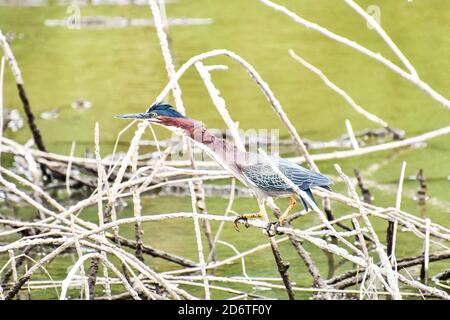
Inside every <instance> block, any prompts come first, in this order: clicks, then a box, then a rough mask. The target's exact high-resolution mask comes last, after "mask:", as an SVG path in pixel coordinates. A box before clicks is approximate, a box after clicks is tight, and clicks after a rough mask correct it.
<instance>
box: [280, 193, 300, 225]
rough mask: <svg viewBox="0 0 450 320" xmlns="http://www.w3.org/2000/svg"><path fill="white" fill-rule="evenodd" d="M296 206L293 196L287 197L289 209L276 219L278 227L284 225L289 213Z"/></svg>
mask: <svg viewBox="0 0 450 320" xmlns="http://www.w3.org/2000/svg"><path fill="white" fill-rule="evenodd" d="M296 204H297V201H296V200H295V198H294V197H293V196H290V197H289V207H288V208H287V209H286V211H285V212H284V213H283V214H282V215H281V216H280V218H278V224H279V225H280V226H282V225H284V223H285V222H286V218H287V216H288V215H289V213H291V211H292V210H293V209H294V207H295V205H296Z"/></svg>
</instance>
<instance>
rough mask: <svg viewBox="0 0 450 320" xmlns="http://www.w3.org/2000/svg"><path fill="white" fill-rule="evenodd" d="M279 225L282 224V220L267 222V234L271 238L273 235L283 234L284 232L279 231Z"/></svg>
mask: <svg viewBox="0 0 450 320" xmlns="http://www.w3.org/2000/svg"><path fill="white" fill-rule="evenodd" d="M279 226H280V222H279V221H273V222H268V223H267V227H266V233H267V236H268V237H270V238H271V237H274V236H275V235H281V234H283V233H282V232H279V231H278V230H277V229H278V227H279ZM272 227H273V228H272ZM272 229H273V230H272Z"/></svg>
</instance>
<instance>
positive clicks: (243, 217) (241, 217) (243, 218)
mask: <svg viewBox="0 0 450 320" xmlns="http://www.w3.org/2000/svg"><path fill="white" fill-rule="evenodd" d="M241 220H242V221H245V223H244V225H245V227H246V228H248V227H250V225H249V223H248V218H246V217H245V216H244V215H242V216H239V217H237V218H236V219H235V220H234V229H235V230H236V231H237V232H240V230H239V221H241Z"/></svg>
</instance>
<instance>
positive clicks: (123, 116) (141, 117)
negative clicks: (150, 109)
mask: <svg viewBox="0 0 450 320" xmlns="http://www.w3.org/2000/svg"><path fill="white" fill-rule="evenodd" d="M115 117H116V118H118V119H136V120H148V121H150V122H156V123H158V122H161V120H159V119H158V118H152V117H151V115H150V114H149V113H129V114H119V115H116V116H115Z"/></svg>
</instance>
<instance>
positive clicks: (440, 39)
mask: <svg viewBox="0 0 450 320" xmlns="http://www.w3.org/2000/svg"><path fill="white" fill-rule="evenodd" d="M279 3H281V4H284V5H286V6H287V7H288V8H290V9H291V10H293V11H295V12H298V13H299V14H301V15H302V16H303V17H304V18H306V19H309V20H311V21H313V22H316V23H319V24H321V25H323V26H324V27H326V28H328V29H330V30H332V31H334V32H336V33H338V34H341V35H343V36H346V37H348V38H350V39H353V40H355V41H357V42H358V43H360V44H362V45H364V46H367V47H368V48H370V49H371V50H373V51H375V52H380V53H382V54H383V55H384V56H386V57H387V58H389V59H392V61H394V62H395V63H398V64H399V65H400V62H399V61H398V60H397V59H396V58H395V56H394V55H393V53H392V52H391V51H390V50H389V48H388V47H387V46H386V45H385V44H384V42H383V41H382V40H380V38H379V37H378V36H377V34H376V33H375V32H374V31H372V30H370V29H368V28H367V26H366V23H365V22H364V21H363V20H362V19H361V18H360V17H359V16H358V15H357V14H355V13H354V12H353V11H352V10H351V9H350V8H349V7H347V6H346V5H345V4H344V3H343V2H341V1H328V0H302V1H293V0H292V1H281V0H280V1H279ZM358 3H359V4H360V5H361V6H362V7H363V8H367V7H368V6H369V5H374V4H375V5H378V6H379V7H380V9H381V11H380V12H381V23H382V25H383V27H384V28H385V30H386V31H387V32H388V33H389V34H390V36H391V37H392V39H393V40H394V41H395V42H396V43H397V44H398V46H399V47H400V49H401V50H402V51H403V52H404V54H405V55H406V56H407V57H408V58H409V60H410V61H411V63H412V64H413V65H414V66H415V67H416V69H417V71H418V73H419V75H420V76H421V78H422V79H423V80H424V81H426V82H427V83H429V84H430V85H431V86H432V87H433V88H434V89H435V90H437V91H438V92H439V93H441V94H442V95H443V96H446V97H450V72H449V71H450V60H449V59H448V58H449V54H450V41H449V40H448V35H449V34H450V10H449V9H450V5H449V2H448V1H447V0H441V1H440V0H428V1H412V2H409V1H389V0H385V1H358ZM81 15H82V16H111V17H126V18H130V19H150V18H151V12H150V9H149V8H148V7H147V6H133V5H128V6H111V5H108V6H101V5H100V6H91V5H86V6H82V7H81ZM167 15H168V17H170V18H190V19H196V18H201V19H211V21H212V23H211V24H207V25H180V26H170V27H169V33H170V40H171V46H172V49H173V54H174V57H175V62H176V65H177V66H178V67H179V66H181V64H182V63H183V62H185V61H186V60H187V59H189V58H190V57H191V56H193V55H196V54H199V53H202V52H206V51H209V50H213V49H221V48H224V49H228V50H231V51H234V52H235V53H237V54H239V55H240V56H242V57H243V58H244V59H246V60H247V61H248V62H249V63H250V64H252V65H253V66H254V67H255V68H256V69H257V70H258V72H259V73H260V74H261V76H262V77H263V79H264V80H265V81H266V82H267V83H268V84H269V85H270V87H271V89H272V91H273V92H274V93H275V95H276V96H277V98H278V99H279V100H280V102H281V104H282V106H283V108H284V110H285V111H286V113H287V114H288V116H289V117H290V119H291V120H292V122H293V123H294V125H295V126H296V128H297V130H298V131H299V133H300V134H301V135H302V136H303V137H305V138H308V139H312V140H322V141H325V140H330V139H335V138H337V137H338V136H340V135H342V134H343V133H345V131H346V129H345V125H344V121H345V119H350V120H351V123H352V125H353V129H354V130H355V131H360V130H363V129H366V128H376V126H375V125H374V124H373V123H370V122H368V121H367V120H366V119H365V118H363V117H362V116H361V115H359V114H357V113H355V112H354V110H353V109H352V108H351V107H350V106H348V105H347V104H346V102H345V101H344V100H343V99H342V98H341V97H339V96H337V95H336V94H335V93H334V92H333V91H331V90H329V88H328V87H326V86H325V85H324V84H323V83H322V82H321V80H320V79H319V78H318V77H317V76H316V75H315V74H312V73H311V72H310V71H309V70H307V69H306V68H304V67H303V66H301V65H300V64H299V63H297V62H296V61H294V60H293V59H292V58H291V57H290V55H289V54H288V51H287V50H288V49H293V50H294V51H295V52H296V53H297V54H298V55H300V56H302V57H303V58H304V59H306V60H307V61H309V62H310V63H312V64H314V65H315V66H317V67H318V68H320V69H321V70H322V71H323V72H324V73H325V74H326V75H327V76H328V77H329V78H330V80H332V81H334V82H335V83H336V84H337V85H339V86H341V87H342V88H343V89H345V90H346V91H347V92H348V93H349V94H350V95H351V96H352V97H353V98H354V99H355V101H356V102H357V103H359V104H360V105H361V106H363V107H364V108H366V109H367V110H368V111H370V112H372V113H374V114H376V115H378V116H379V117H381V118H382V119H384V120H385V121H386V122H388V123H389V124H390V125H391V126H392V127H393V128H400V129H402V130H405V132H406V137H412V136H415V135H418V134H421V133H425V132H427V131H430V130H433V129H437V128H440V127H443V126H447V125H448V124H449V122H450V112H449V110H447V109H445V108H444V107H442V106H441V105H439V104H438V103H437V102H435V101H434V100H432V99H430V97H429V96H428V95H427V94H425V93H424V92H423V91H421V90H419V89H418V88H416V87H414V86H413V85H411V84H410V83H409V82H407V81H405V80H404V79H402V78H400V77H398V76H397V75H396V74H394V73H393V72H391V71H390V70H388V69H386V68H385V67H384V66H382V65H381V64H379V63H377V62H375V61H373V60H371V59H369V58H367V57H366V56H363V55H361V54H359V53H357V52H354V51H352V50H351V49H349V48H348V47H346V46H343V45H340V44H338V43H336V42H333V41H332V40H330V39H328V38H326V37H324V36H321V35H320V34H317V33H315V32H314V31H312V30H308V29H306V28H304V27H302V26H301V25H298V24H295V23H294V22H293V21H291V20H290V19H289V18H287V17H286V16H284V15H282V14H281V13H277V12H274V11H273V10H272V9H270V8H267V7H265V6H264V5H262V4H261V3H260V2H259V1H256V0H252V1H239V0H230V1H226V2H224V1H219V0H215V1H211V0H196V1H194V0H182V1H178V2H174V3H169V4H168V5H167ZM69 16H70V13H67V7H65V6H61V5H58V4H57V3H56V2H54V1H50V3H49V4H48V5H47V6H40V7H39V6H38V7H14V6H0V28H1V29H2V31H3V32H4V33H5V34H6V33H8V32H10V33H12V34H16V35H20V37H15V38H14V40H12V42H11V47H12V50H13V51H14V53H15V55H16V58H17V60H18V62H19V64H20V67H21V69H22V72H23V76H24V79H25V85H26V89H27V91H28V95H29V98H30V102H31V105H32V108H33V110H34V111H35V113H36V114H41V113H43V112H46V111H49V110H54V109H55V108H57V109H58V110H59V113H58V117H57V118H56V119H47V120H44V119H40V117H38V120H37V122H38V126H39V127H40V129H41V131H42V134H43V138H44V141H45V143H46V145H47V147H48V149H49V150H50V151H52V152H56V153H63V154H69V152H70V148H71V144H72V141H76V150H75V154H77V155H84V154H85V152H86V150H90V151H92V150H93V148H94V145H93V137H94V125H95V122H96V121H98V122H99V124H100V129H101V148H102V154H103V155H107V154H109V153H111V150H112V148H113V145H114V142H115V139H116V137H117V134H118V133H119V131H120V130H121V129H122V128H123V127H124V126H125V125H124V122H123V121H119V120H116V119H115V118H114V117H113V116H114V115H116V114H121V113H130V112H141V111H143V110H145V109H146V108H147V107H148V105H149V103H151V102H153V101H154V98H155V97H156V96H157V95H158V94H159V92H160V91H161V90H162V88H163V87H164V86H165V84H166V83H167V74H166V71H165V67H164V62H163V59H162V55H161V50H160V46H159V43H158V40H157V36H156V32H155V29H154V28H153V27H149V26H133V27H124V28H113V29H84V28H81V29H79V30H78V29H68V28H64V27H57V28H50V27H46V26H45V21H46V20H61V19H66V18H68V17H69ZM206 63H210V64H226V65H228V66H229V70H228V71H221V70H218V71H214V72H213V74H212V77H213V81H214V83H215V84H216V86H217V88H218V89H219V90H220V91H221V93H222V96H223V97H224V99H225V100H226V103H227V106H228V109H229V111H230V114H231V116H232V118H233V119H234V120H235V121H239V124H240V127H241V128H243V129H279V130H280V136H281V137H282V138H287V137H288V133H287V131H286V129H285V128H284V127H283V126H282V124H281V122H280V121H279V119H278V117H277V116H276V114H275V113H274V112H273V111H272V109H271V107H270V105H269V104H268V103H267V101H266V99H265V98H264V96H263V95H262V94H261V92H260V91H259V90H258V88H257V86H256V85H255V84H254V82H253V81H252V80H251V79H250V78H249V77H248V75H247V73H246V72H245V70H243V69H242V68H241V67H240V66H239V65H237V64H236V63H233V62H232V61H230V60H228V59H226V58H214V59H210V60H208V61H207V62H206ZM180 84H181V88H182V90H183V100H184V103H185V106H186V110H187V113H188V114H189V115H190V116H191V117H192V118H196V119H199V120H201V121H203V122H204V123H205V124H206V125H207V126H208V127H210V128H224V127H225V125H224V123H223V122H222V120H221V118H220V116H219V114H218V112H217V111H216V109H215V108H214V106H213V104H212V102H211V100H210V98H209V95H208V93H207V91H206V90H205V88H204V85H203V83H202V81H201V79H200V78H199V76H198V74H197V73H196V71H195V70H194V69H192V70H190V71H188V72H187V73H186V74H185V75H184V76H183V78H182V80H181V82H180ZM4 91H5V108H16V109H19V110H20V111H21V112H22V110H21V104H20V101H19V100H18V95H17V92H16V87H15V84H14V82H13V79H12V75H11V73H10V72H9V71H8V72H6V75H5V90H4ZM77 99H83V100H86V101H89V102H91V103H92V106H91V107H90V108H87V109H77V110H75V109H74V108H72V107H71V104H72V102H73V101H75V100H77ZM22 115H23V114H22ZM133 131H134V130H128V132H127V133H126V134H125V135H124V136H123V137H122V139H121V143H120V149H121V150H126V149H127V147H128V144H129V141H130V139H131V136H132V134H133ZM157 134H158V136H159V137H161V139H163V138H167V137H168V136H169V134H168V132H167V131H165V130H163V129H160V130H157ZM6 135H7V136H8V137H9V138H13V139H15V140H18V141H20V142H25V141H27V140H28V139H29V138H30V134H29V131H28V130H27V128H26V127H24V128H23V129H22V130H19V131H17V132H11V131H7V132H6ZM145 138H146V139H149V140H150V139H151V136H150V134H149V135H148V136H147V137H145ZM147 149H148V150H147ZM143 150H144V151H145V150H147V151H149V150H151V149H150V148H143ZM314 152H317V151H314ZM290 155H292V154H290ZM403 161H406V162H407V167H406V176H407V177H409V176H415V175H416V173H417V172H418V170H419V169H423V170H424V174H425V176H426V179H427V186H428V197H429V201H428V202H427V205H426V206H425V207H423V206H419V205H418V204H417V203H416V201H415V200H414V199H413V198H414V195H415V192H416V190H417V188H418V183H417V181H414V180H410V179H407V180H406V181H405V187H404V194H405V197H404V198H403V202H402V208H403V209H404V210H405V211H408V212H410V213H412V214H415V215H417V216H423V217H425V216H427V217H430V218H431V219H432V221H434V222H436V223H440V224H442V225H444V226H447V227H449V226H450V191H449V190H450V181H449V179H448V177H449V176H450V137H449V136H444V137H440V138H437V139H434V140H430V141H428V142H427V146H426V148H419V149H404V150H395V151H386V152H379V153H372V154H368V155H365V156H361V157H358V158H349V159H343V160H339V161H337V162H338V163H339V165H340V166H341V167H342V168H343V170H344V172H346V173H347V174H349V175H352V172H353V169H354V168H356V169H358V170H360V171H361V172H362V174H363V178H364V179H365V180H366V181H367V183H368V184H369V185H370V190H371V192H372V194H373V196H374V204H376V205H379V206H393V205H394V203H395V191H396V184H397V181H398V177H399V173H400V167H401V163H402V162H403ZM374 163H380V164H381V165H380V166H379V167H377V168H374V167H373V166H372V165H373V164H374ZM318 165H319V167H320V169H321V171H323V172H324V173H325V174H329V175H332V176H336V172H335V171H334V167H333V165H334V161H324V162H320V163H318ZM374 182H376V183H374ZM334 188H335V190H337V191H344V186H343V184H342V183H339V182H338V183H336V185H335V186H334ZM278 203H279V204H280V206H281V207H285V206H287V201H286V200H283V199H281V200H279V201H278ZM143 206H144V207H143V213H145V214H151V213H161V212H178V211H183V210H184V211H190V210H191V208H190V206H191V200H190V198H189V197H179V198H175V197H171V196H160V197H145V198H144V199H143ZM226 206H227V199H223V198H221V197H213V198H208V199H207V207H208V211H209V212H211V213H216V214H222V213H223V212H224V210H225V208H226ZM130 208H131V206H128V207H126V208H125V209H124V210H123V211H121V212H120V216H121V217H126V216H131V215H132V209H130ZM255 209H256V202H255V201H254V199H251V198H239V199H237V200H236V201H235V202H234V205H233V210H234V211H235V212H240V213H242V212H253V211H255ZM0 210H2V211H3V212H7V213H8V214H10V213H11V212H10V210H8V209H7V208H5V207H3V209H0ZM333 211H334V213H335V215H336V216H337V217H339V216H341V215H342V214H345V213H349V212H348V209H345V208H344V207H342V206H340V205H333ZM11 214H12V213H11ZM14 214H15V215H18V216H20V217H26V216H29V215H32V214H33V213H32V212H30V210H27V209H21V210H19V211H16V212H15V213H14ZM96 215H97V214H96V210H95V208H91V209H89V210H85V211H83V212H82V213H81V217H84V218H86V219H89V220H92V221H95V219H96V218H95V217H96ZM317 219H318V218H317V216H314V215H312V214H310V215H307V216H305V217H303V218H301V219H298V220H297V221H296V222H295V225H296V226H298V227H307V226H308V225H311V224H313V223H315V222H317ZM374 225H375V227H376V229H377V231H379V233H380V238H381V239H384V237H385V230H386V223H385V222H383V221H377V220H374ZM212 227H213V230H215V229H216V228H217V225H216V224H212ZM144 232H145V243H147V244H149V245H152V246H155V247H157V248H160V249H163V250H168V251H170V252H173V253H176V254H179V255H183V256H186V257H188V258H190V259H193V260H196V257H197V253H196V245H195V236H194V233H193V224H192V223H191V222H190V221H189V222H188V221H187V220H186V221H170V222H169V221H168V222H163V223H158V224H157V225H156V224H152V223H148V224H145V225H144ZM121 233H122V234H123V235H125V236H128V237H133V235H134V231H133V227H132V226H129V227H123V228H121ZM223 240H225V241H229V242H230V243H233V244H234V245H235V246H236V248H237V249H238V250H239V251H245V250H247V249H250V248H252V247H253V246H255V245H256V244H260V243H265V242H266V238H265V236H264V235H263V234H262V233H261V232H259V231H257V230H252V229H247V230H242V231H241V232H240V233H236V232H235V231H234V229H233V228H232V226H226V228H225V229H224V232H223ZM305 247H306V249H307V250H309V251H310V252H311V255H312V258H313V259H314V261H315V262H316V263H317V265H318V266H319V269H320V271H321V272H322V274H323V275H324V276H325V277H330V276H332V275H333V273H334V274H338V273H341V272H344V271H345V270H347V269H351V268H353V266H352V265H351V264H350V263H341V262H340V261H339V259H337V258H335V259H334V260H335V261H330V260H329V259H328V257H327V255H326V254H325V253H324V252H322V251H321V250H319V249H317V248H316V247H314V246H312V245H310V244H307V243H306V244H305ZM433 249H436V250H437V249H439V248H433V247H432V250H433ZM281 250H282V254H283V256H284V258H285V259H286V260H287V261H289V262H290V265H291V267H290V269H289V270H290V274H291V277H292V280H293V281H294V282H296V284H297V285H298V286H305V287H308V286H310V283H311V278H310V276H309V274H308V273H307V270H306V268H305V266H304V265H303V263H302V262H301V261H300V259H299V258H298V256H297V255H296V253H295V251H294V250H293V249H292V247H291V245H290V244H288V243H287V242H284V243H283V244H281ZM421 250H422V243H421V242H420V241H417V240H416V238H415V237H413V236H411V235H410V234H409V233H406V232H401V231H400V232H399V238H398V246H397V256H398V258H401V257H405V256H410V255H417V254H420V252H421ZM218 254H219V258H224V257H227V256H229V255H232V254H233V252H232V250H231V249H229V248H227V247H219V252H218ZM35 258H36V257H35ZM1 259H2V260H4V259H6V257H5V256H3V257H1ZM75 260H76V258H75V256H72V255H66V256H64V257H62V258H58V259H57V260H55V261H54V262H53V263H52V264H51V265H50V269H49V270H51V272H52V274H53V275H55V274H56V275H58V274H60V275H61V277H63V276H65V274H66V270H67V268H68V267H70V266H71V265H72V264H73V263H74V261H75ZM146 263H148V264H149V265H150V266H152V267H153V268H154V269H156V270H165V269H167V268H173V267H174V266H172V265H168V264H166V263H164V262H162V261H161V260H158V259H152V258H147V260H146ZM246 263H247V273H248V274H249V275H251V276H261V277H277V276H278V274H277V271H276V268H275V263H274V261H273V258H272V255H271V253H270V252H269V251H268V250H267V251H263V252H259V253H257V254H254V255H251V256H249V257H248V258H247V259H246ZM443 264H445V263H439V264H436V265H434V264H433V267H432V268H431V273H430V274H431V275H432V274H433V271H435V270H437V269H442V267H443ZM447 267H448V263H447ZM409 271H410V272H411V273H412V274H413V275H415V276H416V275H417V272H418V270H417V269H411V270H409ZM222 274H224V275H228V276H229V275H236V276H239V275H242V270H241V265H240V263H235V264H233V265H230V266H226V267H224V268H220V269H218V270H217V275H222ZM39 277H41V278H42V279H45V278H46V276H45V274H44V273H42V274H41V275H39ZM200 292H201V291H198V293H199V294H200ZM260 294H261V295H265V296H271V297H277V298H286V294H285V292H284V291H283V290H272V291H262V292H260ZM38 295H40V297H53V298H54V297H55V292H54V291H53V290H42V292H41V293H38ZM298 296H299V297H301V298H307V297H308V296H309V294H308V293H305V294H299V295H298ZM213 297H215V298H219V297H225V296H223V295H222V294H220V293H215V292H213Z"/></svg>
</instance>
